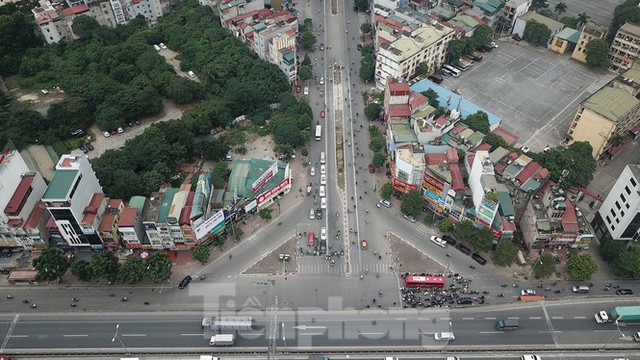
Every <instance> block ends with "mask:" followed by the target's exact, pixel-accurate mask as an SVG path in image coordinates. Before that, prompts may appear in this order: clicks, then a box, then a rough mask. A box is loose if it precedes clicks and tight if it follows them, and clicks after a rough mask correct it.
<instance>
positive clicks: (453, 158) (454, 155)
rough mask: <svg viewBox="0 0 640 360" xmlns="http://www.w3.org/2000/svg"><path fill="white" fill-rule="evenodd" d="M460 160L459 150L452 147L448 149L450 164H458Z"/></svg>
mask: <svg viewBox="0 0 640 360" xmlns="http://www.w3.org/2000/svg"><path fill="white" fill-rule="evenodd" d="M458 160H460V158H459V157H458V150H456V149H454V148H452V147H450V148H448V149H447V161H448V162H449V164H456V163H457V162H458Z"/></svg>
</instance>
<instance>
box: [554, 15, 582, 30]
mask: <svg viewBox="0 0 640 360" xmlns="http://www.w3.org/2000/svg"><path fill="white" fill-rule="evenodd" d="M559 21H560V22H561V23H563V24H564V25H565V26H566V27H568V28H572V29H577V28H578V20H577V19H576V18H574V17H572V16H563V17H561V18H560V20H559Z"/></svg>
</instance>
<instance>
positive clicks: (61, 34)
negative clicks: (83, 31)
mask: <svg viewBox="0 0 640 360" xmlns="http://www.w3.org/2000/svg"><path fill="white" fill-rule="evenodd" d="M39 4H40V6H38V7H36V8H34V9H32V10H31V12H32V13H33V16H34V19H35V22H36V26H38V29H39V30H40V33H41V34H42V37H43V38H44V40H45V41H46V42H47V44H54V43H57V42H59V41H61V40H65V41H71V40H75V39H77V36H76V35H75V34H74V33H73V28H72V25H73V19H75V17H76V16H79V15H85V16H92V13H91V11H90V10H89V6H87V5H86V4H80V5H77V6H73V7H70V8H66V9H65V8H64V7H62V5H56V6H55V7H54V6H53V5H52V4H51V2H50V1H49V0H40V1H39Z"/></svg>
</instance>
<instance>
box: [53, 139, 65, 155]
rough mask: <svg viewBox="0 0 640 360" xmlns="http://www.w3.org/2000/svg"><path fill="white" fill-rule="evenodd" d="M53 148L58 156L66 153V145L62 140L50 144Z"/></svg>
mask: <svg viewBox="0 0 640 360" xmlns="http://www.w3.org/2000/svg"><path fill="white" fill-rule="evenodd" d="M51 147H52V148H53V150H54V151H55V152H56V154H58V157H60V156H62V155H64V154H66V153H67V146H66V145H65V144H64V143H63V142H62V141H56V142H54V143H53V144H51Z"/></svg>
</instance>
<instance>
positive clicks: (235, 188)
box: [227, 159, 289, 199]
mask: <svg viewBox="0 0 640 360" xmlns="http://www.w3.org/2000/svg"><path fill="white" fill-rule="evenodd" d="M277 164H278V172H277V174H276V175H275V176H273V177H272V178H271V179H270V180H269V181H268V182H267V183H266V185H265V186H264V187H263V188H262V189H261V190H259V192H260V193H262V192H264V191H266V190H269V189H272V188H274V187H275V186H276V185H277V184H279V183H280V182H282V181H283V180H284V179H285V176H288V174H286V172H287V170H288V166H289V164H288V163H284V162H281V161H277ZM271 165H273V161H272V160H263V159H251V160H237V161H235V162H234V164H233V168H232V169H231V175H230V176H229V183H228V185H227V191H228V192H229V193H231V194H234V192H237V195H238V197H240V198H245V199H251V198H254V197H255V195H257V194H254V193H253V191H252V184H253V183H254V182H255V181H256V180H258V178H260V176H262V174H264V173H265V171H266V170H267V169H269V167H270V166H271Z"/></svg>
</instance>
